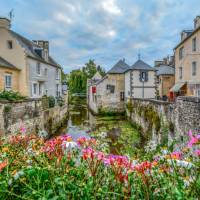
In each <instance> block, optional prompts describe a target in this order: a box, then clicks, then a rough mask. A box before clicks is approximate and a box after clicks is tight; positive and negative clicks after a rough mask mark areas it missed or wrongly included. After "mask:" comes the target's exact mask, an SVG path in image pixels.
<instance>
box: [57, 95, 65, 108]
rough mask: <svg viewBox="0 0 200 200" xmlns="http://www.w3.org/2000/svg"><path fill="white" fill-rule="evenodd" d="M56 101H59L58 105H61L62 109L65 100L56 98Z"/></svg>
mask: <svg viewBox="0 0 200 200" xmlns="http://www.w3.org/2000/svg"><path fill="white" fill-rule="evenodd" d="M56 101H57V103H58V105H59V106H60V107H62V106H63V105H64V100H63V98H62V97H57V98H56Z"/></svg>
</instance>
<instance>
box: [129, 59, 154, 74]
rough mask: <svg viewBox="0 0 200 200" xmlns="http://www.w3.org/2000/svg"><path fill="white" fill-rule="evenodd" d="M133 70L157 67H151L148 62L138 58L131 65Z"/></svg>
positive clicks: (151, 69)
mask: <svg viewBox="0 0 200 200" xmlns="http://www.w3.org/2000/svg"><path fill="white" fill-rule="evenodd" d="M131 69H132V70H148V71H155V70H156V69H155V68H153V67H151V66H150V65H148V64H147V63H145V62H144V61H142V60H140V59H139V60H138V61H136V62H135V63H134V64H133V65H132V66H131Z"/></svg>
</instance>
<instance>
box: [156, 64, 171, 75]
mask: <svg viewBox="0 0 200 200" xmlns="http://www.w3.org/2000/svg"><path fill="white" fill-rule="evenodd" d="M156 69H157V71H156V75H157V76H160V75H174V74H175V68H174V67H172V66H168V65H160V66H159V67H156Z"/></svg>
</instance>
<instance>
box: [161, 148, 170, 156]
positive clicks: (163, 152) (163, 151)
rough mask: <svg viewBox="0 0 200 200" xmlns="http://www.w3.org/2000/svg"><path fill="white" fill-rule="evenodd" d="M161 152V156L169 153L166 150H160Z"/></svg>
mask: <svg viewBox="0 0 200 200" xmlns="http://www.w3.org/2000/svg"><path fill="white" fill-rule="evenodd" d="M161 152H162V154H163V155H167V154H169V151H168V150H167V149H162V150H161Z"/></svg>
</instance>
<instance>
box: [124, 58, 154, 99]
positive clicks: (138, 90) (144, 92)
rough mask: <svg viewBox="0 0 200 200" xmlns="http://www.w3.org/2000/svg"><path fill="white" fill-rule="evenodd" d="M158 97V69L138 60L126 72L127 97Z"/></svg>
mask: <svg viewBox="0 0 200 200" xmlns="http://www.w3.org/2000/svg"><path fill="white" fill-rule="evenodd" d="M131 97H133V98H144V99H153V98H155V97H156V70H155V68H153V67H151V66H150V65H148V64H146V63H145V62H143V61H142V60H140V59H139V60H138V61H137V62H136V63H134V64H133V65H132V66H131V67H130V68H129V69H128V70H127V71H126V72H125V98H126V99H129V98H131Z"/></svg>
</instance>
